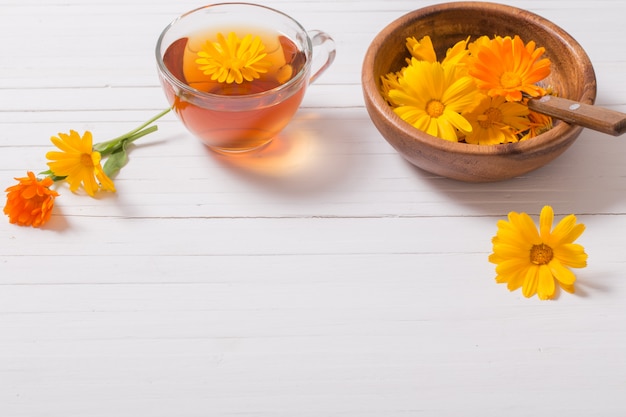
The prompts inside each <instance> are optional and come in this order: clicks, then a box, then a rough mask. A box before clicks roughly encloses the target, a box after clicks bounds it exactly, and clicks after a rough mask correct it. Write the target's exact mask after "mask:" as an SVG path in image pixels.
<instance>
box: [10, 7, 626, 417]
mask: <svg viewBox="0 0 626 417" xmlns="http://www.w3.org/2000/svg"><path fill="white" fill-rule="evenodd" d="M431 3H432V2H425V1H416V0H406V1H403V0H392V1H363V0H327V1H307V0H300V1H298V0H275V1H269V0H268V1H265V2H264V4H265V5H267V6H271V7H275V8H278V9H281V10H283V11H284V12H286V13H288V14H290V15H292V16H293V17H294V18H296V19H297V20H299V21H300V22H301V23H302V24H303V25H304V26H305V27H306V28H308V29H323V30H326V31H328V32H329V33H330V34H332V35H333V37H334V38H335V41H336V43H337V59H336V61H335V63H334V65H333V66H332V68H331V69H330V70H329V71H328V72H327V73H325V74H324V75H323V76H322V77H321V78H320V79H319V80H318V81H317V82H316V83H315V84H314V85H312V86H311V87H310V89H309V90H308V92H307V96H306V98H305V101H304V103H303V106H302V108H301V110H300V111H299V112H298V114H297V115H296V117H295V119H294V120H293V122H292V123H291V124H290V125H289V127H288V128H287V129H286V130H285V132H284V134H283V135H282V136H281V139H280V140H279V141H276V145H273V147H270V148H268V150H267V152H265V153H264V154H263V156H262V157H254V158H225V157H219V156H217V155H216V154H214V153H212V152H210V151H208V150H207V149H206V148H205V147H203V145H201V144H200V142H199V141H197V140H196V139H195V138H193V137H192V136H191V135H190V134H188V133H187V132H186V131H185V130H184V128H183V127H182V125H181V124H180V123H179V122H178V121H177V119H176V118H175V117H174V115H172V114H169V115H167V116H166V117H165V118H163V119H162V120H161V121H160V122H159V123H158V125H159V131H158V132H156V133H154V134H152V135H150V136H147V137H145V138H143V139H142V140H141V141H140V143H139V144H138V146H137V147H136V148H135V149H133V151H132V152H131V155H130V157H131V160H130V163H129V164H128V166H126V167H125V168H124V169H123V170H122V172H121V173H120V175H119V176H118V177H117V178H116V186H117V189H118V192H117V193H116V194H106V193H105V194H100V195H99V198H97V199H92V198H89V197H87V196H82V195H73V194H72V193H71V192H69V190H67V189H66V188H61V189H60V192H61V196H60V197H59V198H58V199H57V202H56V207H55V211H54V214H53V218H52V220H51V221H50V222H49V223H48V225H47V226H46V227H45V228H43V229H41V230H38V229H32V228H24V227H18V226H14V225H11V224H9V222H8V218H6V216H3V219H4V220H2V221H0V416H2V417H22V416H28V417H34V416H42V417H43V416H46V417H47V416H51V417H60V416H62V417H86V416H89V417H100V416H102V417H104V416H107V417H109V416H111V417H137V416H150V417H161V416H163V417H166V416H167V417H171V416H177V417H178V416H181V417H187V416H198V417H200V416H238V417H243V416H250V417H252V416H254V417H295V416H297V417H305V416H315V417H320V416H333V417H334V416H350V417H353V416H354V417H357V416H358V417H366V416H372V417H374V416H375V417H406V416H437V417H440V416H455V417H456V416H481V417H484V416H520V417H522V416H524V417H525V416H567V417H574V416H581V417H582V416H585V417H587V416H604V417H606V416H624V415H625V414H624V413H626V395H625V394H626V324H625V320H624V319H625V318H626V261H625V259H626V255H625V252H626V237H625V234H624V231H625V230H626V163H625V162H624V161H626V143H624V142H623V141H624V139H620V138H613V137H609V136H604V135H602V134H600V133H595V132H592V131H587V130H586V131H584V132H583V134H582V135H581V136H580V138H579V139H578V141H577V142H576V143H575V144H574V146H573V147H572V148H570V150H568V151H567V152H566V153H565V154H564V155H563V156H561V157H560V158H559V159H557V160H556V161H554V162H553V163H551V164H550V165H548V166H546V167H545V168H542V169H540V170H538V171H535V172H533V173H531V174H528V175H526V176H524V177H523V178H516V179H513V180H510V181H506V182H501V183H493V184H466V183H460V182H456V181H452V180H448V179H444V178H440V177H436V176H433V175H430V174H428V173H426V172H423V171H421V170H419V169H417V168H415V167H413V166H411V165H409V164H408V163H406V162H405V161H404V160H403V159H402V158H401V157H400V156H399V155H398V154H397V153H396V152H395V151H394V150H393V149H392V148H391V147H390V146H389V145H388V144H387V143H386V142H385V141H384V140H383V139H382V137H381V136H380V135H379V133H378V131H377V130H376V129H375V128H374V126H373V124H372V123H371V122H370V120H369V118H368V115H367V112H366V110H365V108H364V105H363V100H362V95H361V87H360V69H361V63H362V58H363V55H364V53H365V50H366V48H367V46H368V44H369V42H370V41H371V40H372V38H373V37H374V35H375V34H376V33H377V32H378V31H379V30H380V29H382V28H383V27H384V26H385V25H387V24H388V23H390V22H391V21H392V20H394V19H396V18H397V17H400V16H401V15H403V14H405V13H407V12H409V11H410V10H413V9H416V8H419V7H422V6H426V5H428V4H431ZM506 3H507V4H511V5H514V6H518V7H522V8H526V9H529V10H531V11H534V12H536V13H538V14H540V15H542V16H544V17H546V18H548V19H550V20H552V21H554V22H555V23H557V24H558V25H559V26H561V27H563V28H564V29H565V30H566V31H568V32H569V33H570V34H572V35H573V36H574V38H576V39H577V40H578V41H579V42H580V43H581V45H582V46H583V47H584V48H585V49H586V51H587V52H588V54H589V56H590V57H591V60H592V61H593V63H594V67H595V70H596V74H597V79H598V100H597V104H599V105H602V106H606V107H609V108H612V109H615V110H619V111H626V81H625V79H624V77H625V75H626V58H624V57H625V52H626V49H625V47H624V39H625V38H626V25H625V24H624V20H623V16H624V14H625V13H626V3H624V2H623V1H622V0H597V1H593V2H591V1H578V0H573V1H562V0H541V1H539V0H528V1H521V0H520V1H507V2H506ZM202 4H203V3H202V2H198V1H165V0H151V1H148V0H123V1H122V0H64V1H61V0H50V1H48V0H0V39H1V42H0V56H1V57H2V58H1V60H0V174H1V175H0V186H1V188H2V190H4V189H5V188H6V187H8V186H10V185H13V183H14V180H13V177H19V176H24V175H25V172H26V171H27V170H33V171H36V172H38V171H41V170H44V169H46V166H45V162H46V160H45V153H46V152H47V151H48V150H51V144H50V141H49V138H50V136H52V135H56V134H57V133H58V132H67V131H69V130H70V129H74V130H77V131H79V132H83V131H85V130H90V131H92V133H93V134H94V137H95V140H96V141H102V140H106V139H109V138H112V137H114V136H117V135H118V134H120V133H123V132H125V131H127V130H129V129H131V128H133V127H135V126H136V125H138V124H140V123H141V122H142V121H144V120H147V119H148V118H149V117H151V116H152V115H154V114H156V113H158V112H159V111H160V110H162V109H163V108H165V107H167V103H166V102H165V99H164V97H163V94H162V92H161V89H160V87H159V85H158V80H157V75H156V68H155V62H154V45H155V43H156V38H157V36H158V35H159V33H160V31H161V30H162V28H163V27H165V25H166V24H168V23H169V22H170V21H171V20H172V19H173V18H174V17H176V16H177V15H179V14H181V13H183V12H185V11H187V10H190V9H193V8H195V7H198V6H201V5H202ZM3 195H4V194H3ZM3 204H4V200H3ZM545 204H550V205H552V206H553V207H554V209H555V212H556V214H557V216H558V217H559V218H560V217H562V216H563V215H565V214H569V213H574V214H576V215H577V216H578V218H579V221H580V222H582V223H585V224H586V225H587V231H586V232H585V233H584V234H583V236H582V237H581V238H580V239H579V240H578V242H579V243H581V244H583V245H584V246H585V248H586V251H587V253H588V254H589V266H588V267H587V268H586V269H583V270H577V271H576V273H577V276H578V281H577V293H576V294H575V295H571V294H567V293H563V294H562V295H561V296H560V297H559V298H558V299H557V300H553V301H539V300H538V299H537V298H536V297H535V298H532V299H526V298H524V297H523V296H522V294H521V292H520V291H517V292H513V293H510V292H508V291H507V289H506V287H505V286H504V285H498V284H496V283H495V281H494V275H495V274H494V265H492V264H490V263H489V262H488V261H487V256H488V255H489V253H490V252H491V242H490V239H491V237H492V236H493V235H494V234H495V231H496V222H497V220H498V219H502V218H505V216H506V213H508V212H509V211H525V212H528V213H529V214H532V215H533V216H535V215H537V214H538V212H539V211H540V209H541V207H542V206H543V205H545Z"/></svg>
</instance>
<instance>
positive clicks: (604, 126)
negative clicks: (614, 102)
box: [528, 96, 626, 136]
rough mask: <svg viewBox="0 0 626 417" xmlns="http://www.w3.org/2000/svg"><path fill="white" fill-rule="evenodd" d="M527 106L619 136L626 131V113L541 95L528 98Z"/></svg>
mask: <svg viewBox="0 0 626 417" xmlns="http://www.w3.org/2000/svg"><path fill="white" fill-rule="evenodd" d="M528 107H529V108H530V109H531V110H533V111H536V112H538V113H542V114H546V115H548V116H552V117H555V118H557V119H560V120H563V121H565V122H568V123H573V124H577V125H579V126H583V127H587V128H589V129H593V130H597V131H598V132H602V133H608V134H609V135H613V136H619V135H621V134H622V133H624V132H625V131H626V114H624V113H620V112H618V111H614V110H609V109H605V108H602V107H597V106H592V105H590V104H583V103H578V102H576V101H572V100H568V99H565V98H561V97H555V96H543V97H541V98H537V99H532V100H530V101H529V102H528Z"/></svg>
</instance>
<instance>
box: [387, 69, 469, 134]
mask: <svg viewBox="0 0 626 417" xmlns="http://www.w3.org/2000/svg"><path fill="white" fill-rule="evenodd" d="M459 74H460V73H459V72H458V71H456V70H455V68H454V67H453V66H444V65H442V64H441V63H439V62H428V61H420V60H417V59H415V58H413V59H412V60H411V64H410V65H409V66H407V67H406V68H405V69H404V70H403V72H402V76H401V77H399V78H398V80H397V83H398V88H392V89H390V90H389V92H388V100H389V101H390V102H391V103H392V106H394V112H395V113H396V114H398V116H400V117H401V118H402V119H403V120H405V121H406V122H408V123H410V124H411V125H413V126H414V127H416V128H417V129H420V130H422V131H424V132H426V133H428V134H429V135H432V136H436V137H439V138H442V139H445V140H448V141H453V142H456V141H457V140H458V138H457V133H456V132H457V129H458V130H459V131H461V132H463V133H464V134H467V133H469V132H471V131H472V126H471V125H470V123H469V122H468V121H467V120H466V119H465V118H464V117H463V116H461V115H460V112H461V111H463V110H464V109H465V108H466V107H467V106H469V105H470V104H472V103H473V101H474V98H475V95H476V91H477V90H476V85H475V84H474V81H473V80H472V79H471V78H470V77H469V76H459Z"/></svg>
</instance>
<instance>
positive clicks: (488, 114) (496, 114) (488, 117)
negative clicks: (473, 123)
mask: <svg viewBox="0 0 626 417" xmlns="http://www.w3.org/2000/svg"><path fill="white" fill-rule="evenodd" d="M501 121H502V112H501V111H500V109H497V108H495V107H489V108H488V109H487V110H486V111H485V112H484V113H483V114H481V115H480V116H478V124H479V125H480V127H482V128H483V129H488V128H490V127H491V125H493V124H495V123H500V122H501Z"/></svg>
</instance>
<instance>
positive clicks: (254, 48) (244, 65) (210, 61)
mask: <svg viewBox="0 0 626 417" xmlns="http://www.w3.org/2000/svg"><path fill="white" fill-rule="evenodd" d="M266 56H267V53H266V52H265V45H264V44H263V42H262V41H261V38H260V37H258V36H255V37H253V36H252V35H249V34H248V35H246V36H244V37H243V39H239V37H238V36H237V35H236V34H235V33H234V32H230V33H229V34H228V37H224V35H223V34H222V33H218V34H217V42H212V41H207V42H206V43H205V44H204V45H203V46H202V50H201V51H199V52H198V59H196V64H198V65H199V67H198V68H199V69H200V70H201V71H202V72H203V73H204V74H205V75H210V76H211V80H213V81H218V82H220V83H223V82H225V83H228V84H232V83H233V82H234V83H237V84H241V83H242V82H243V81H244V80H245V81H252V80H254V79H258V78H260V74H264V73H266V72H267V69H268V68H269V67H270V66H271V62H270V61H269V60H267V59H265V58H266Z"/></svg>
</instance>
